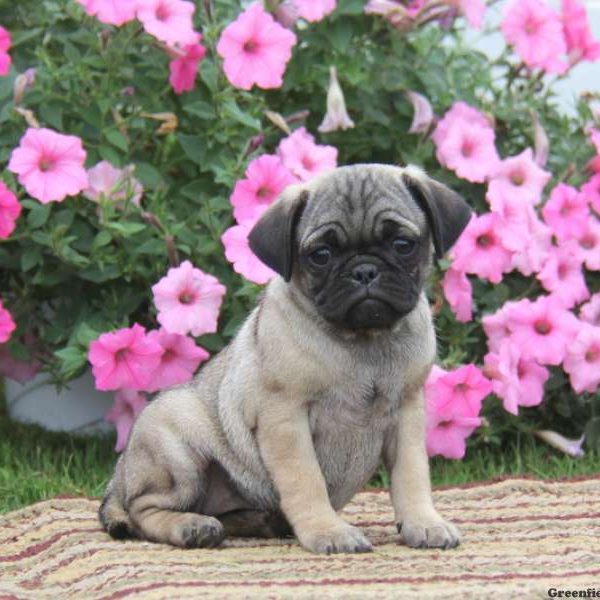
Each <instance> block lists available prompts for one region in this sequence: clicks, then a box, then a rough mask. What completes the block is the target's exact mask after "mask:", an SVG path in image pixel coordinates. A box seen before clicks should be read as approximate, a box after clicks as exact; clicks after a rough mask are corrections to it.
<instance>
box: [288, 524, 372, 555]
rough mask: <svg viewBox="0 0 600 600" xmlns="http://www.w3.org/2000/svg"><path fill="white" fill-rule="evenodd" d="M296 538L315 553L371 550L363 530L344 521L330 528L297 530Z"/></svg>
mask: <svg viewBox="0 0 600 600" xmlns="http://www.w3.org/2000/svg"><path fill="white" fill-rule="evenodd" d="M298 539H299V540H300V543H301V544H302V545H303V546H304V547H305V548H306V549H307V550H311V551H312V552H316V553H317V554H337V553H343V552H371V550H373V545H372V544H371V542H370V541H369V540H368V539H367V538H366V537H365V535H364V534H363V532H362V531H361V530H360V529H357V528H356V527H352V525H348V524H346V523H343V524H342V525H341V526H337V527H333V528H330V529H323V530H318V529H317V530H315V531H304V532H299V533H298Z"/></svg>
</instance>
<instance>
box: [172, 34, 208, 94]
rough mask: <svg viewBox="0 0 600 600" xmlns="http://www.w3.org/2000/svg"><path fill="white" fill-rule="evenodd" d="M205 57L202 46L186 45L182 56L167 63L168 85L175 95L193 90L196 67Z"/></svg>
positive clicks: (204, 50)
mask: <svg viewBox="0 0 600 600" xmlns="http://www.w3.org/2000/svg"><path fill="white" fill-rule="evenodd" d="M198 35H199V36H200V34H198ZM200 39H202V36H200ZM205 55H206V48H205V47H204V46H203V45H202V44H200V43H197V44H188V45H187V46H186V47H185V51H184V52H182V55H181V56H180V57H178V58H176V59H175V60H172V61H171V62H170V63H169V73H170V75H169V83H170V84H171V87H172V88H173V90H175V93H176V94H183V92H190V91H192V90H193V89H194V86H195V85H196V75H197V74H198V65H199V64H200V61H201V60H202V59H203V58H204V56H205Z"/></svg>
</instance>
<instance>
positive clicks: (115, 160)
mask: <svg viewBox="0 0 600 600" xmlns="http://www.w3.org/2000/svg"><path fill="white" fill-rule="evenodd" d="M98 152H100V156H101V157H102V158H103V159H104V160H107V161H108V162H109V163H111V164H113V165H118V164H119V163H120V162H121V157H120V156H119V154H118V153H117V152H115V151H114V150H113V149H112V148H111V147H110V146H100V148H98Z"/></svg>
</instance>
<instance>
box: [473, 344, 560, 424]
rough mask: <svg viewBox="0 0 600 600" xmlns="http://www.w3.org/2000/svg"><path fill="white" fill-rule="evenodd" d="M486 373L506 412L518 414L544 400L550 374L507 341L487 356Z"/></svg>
mask: <svg viewBox="0 0 600 600" xmlns="http://www.w3.org/2000/svg"><path fill="white" fill-rule="evenodd" d="M484 363H485V368H484V371H483V372H484V374H485V375H486V376H487V377H489V378H490V379H491V380H492V386H493V390H494V393H495V394H496V395H497V396H498V397H499V398H501V399H502V404H503V406H504V409H505V410H507V411H508V412H509V413H512V414H513V415H516V414H518V413H519V406H538V405H539V404H541V403H542V401H543V399H544V384H545V383H546V381H547V380H548V379H549V377H550V372H549V371H548V369H546V368H545V367H542V366H540V365H539V364H538V363H537V362H535V361H534V360H531V359H529V360H526V359H523V358H522V356H521V351H520V349H519V347H518V346H517V345H516V344H512V343H510V342H508V341H507V342H504V343H503V344H501V345H500V349H499V352H498V353H489V354H487V355H486V356H485V357H484Z"/></svg>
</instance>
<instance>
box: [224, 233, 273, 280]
mask: <svg viewBox="0 0 600 600" xmlns="http://www.w3.org/2000/svg"><path fill="white" fill-rule="evenodd" d="M253 225H254V223H253V222H252V221H244V222H243V223H241V224H240V225H234V226H233V227H230V228H229V229H228V230H227V231H225V233H224V234H223V235H222V236H221V241H222V242H223V246H224V247H225V257H226V258H227V260H228V261H229V262H230V263H233V270H234V271H235V272H236V273H239V274H240V275H242V276H243V277H245V278H246V279H247V280H248V281H252V282H254V283H258V284H259V285H262V284H265V283H267V282H268V281H270V280H271V279H273V277H275V276H276V275H277V273H275V271H272V270H271V269H269V267H267V266H266V265H265V264H263V263H262V262H261V261H260V260H259V259H258V257H257V256H256V255H255V254H254V253H253V252H252V250H250V246H249V245H248V234H249V233H250V231H251V229H252V227H253Z"/></svg>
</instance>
